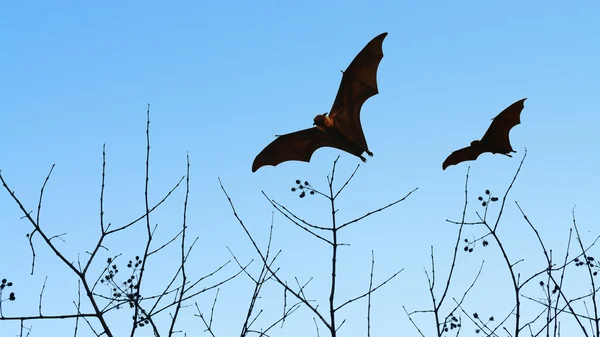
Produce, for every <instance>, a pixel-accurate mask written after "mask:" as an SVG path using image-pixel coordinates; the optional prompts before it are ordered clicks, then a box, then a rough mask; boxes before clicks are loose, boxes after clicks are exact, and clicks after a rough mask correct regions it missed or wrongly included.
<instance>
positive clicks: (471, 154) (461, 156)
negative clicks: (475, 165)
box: [442, 146, 485, 170]
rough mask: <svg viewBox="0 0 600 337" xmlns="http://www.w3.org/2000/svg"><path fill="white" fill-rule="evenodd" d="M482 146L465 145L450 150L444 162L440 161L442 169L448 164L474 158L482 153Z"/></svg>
mask: <svg viewBox="0 0 600 337" xmlns="http://www.w3.org/2000/svg"><path fill="white" fill-rule="evenodd" d="M483 152H485V151H483V148H482V147H481V146H467V147H465V148H462V149H460V150H456V151H454V152H452V153H451V154H450V155H449V156H448V158H446V160H444V163H442V170H445V169H446V167H448V166H450V165H456V164H458V163H462V162H463V161H469V160H475V159H477V157H479V155H480V154H482V153H483Z"/></svg>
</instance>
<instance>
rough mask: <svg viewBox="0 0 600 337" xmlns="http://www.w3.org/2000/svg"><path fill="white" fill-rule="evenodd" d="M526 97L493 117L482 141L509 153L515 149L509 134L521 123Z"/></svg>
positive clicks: (497, 149)
mask: <svg viewBox="0 0 600 337" xmlns="http://www.w3.org/2000/svg"><path fill="white" fill-rule="evenodd" d="M526 99H527V98H523V99H522V100H519V101H516V102H515V103H513V104H511V105H510V106H509V107H508V108H506V109H504V110H503V111H502V112H501V113H499V114H498V116H496V117H495V118H494V119H493V121H492V124H491V125H490V127H489V128H488V129H487V131H486V132H485V135H483V138H481V141H482V142H483V143H485V144H488V145H489V146H490V147H491V148H493V149H494V150H495V151H497V152H501V153H509V152H512V151H514V150H513V148H512V146H511V145H510V139H509V137H508V134H509V133H510V130H511V129H512V128H513V127H514V126H515V125H518V124H521V111H523V108H524V107H525V105H524V102H525V100H526Z"/></svg>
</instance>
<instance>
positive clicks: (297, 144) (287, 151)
mask: <svg viewBox="0 0 600 337" xmlns="http://www.w3.org/2000/svg"><path fill="white" fill-rule="evenodd" d="M323 146H329V147H334V148H337V149H340V150H343V151H346V152H349V153H351V154H354V155H356V156H360V155H361V153H362V152H363V151H362V150H359V149H357V148H356V147H355V146H354V147H353V146H351V144H347V143H345V142H343V141H342V140H340V139H338V138H337V137H334V136H333V135H331V134H329V133H327V132H324V131H321V130H320V129H318V128H317V127H312V128H310V129H304V130H300V131H296V132H292V133H288V134H286V135H282V136H277V138H276V139H275V140H274V141H272V142H271V144H269V145H267V147H265V148H264V149H263V150H262V151H261V152H260V153H259V154H258V155H257V156H256V158H255V159H254V162H253V163H252V172H256V170H258V169H259V168H261V167H262V166H265V165H272V166H277V165H278V164H280V163H283V162H284V161H289V160H297V161H304V162H309V161H310V158H311V157H312V155H313V153H314V152H315V151H316V150H317V149H319V148H321V147H323ZM358 151H360V152H358ZM357 152H358V153H357Z"/></svg>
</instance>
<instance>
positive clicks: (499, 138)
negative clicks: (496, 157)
mask: <svg viewBox="0 0 600 337" xmlns="http://www.w3.org/2000/svg"><path fill="white" fill-rule="evenodd" d="M526 99H527V98H523V99H522V100H519V101H516V102H515V103H513V104H511V105H510V106H509V107H508V108H506V109H504V110H503V111H502V112H501V113H499V114H498V116H496V118H494V119H493V120H492V124H491V125H490V127H489V128H488V130H487V131H486V133H485V134H484V135H483V138H481V140H474V141H472V142H471V145H470V146H468V147H465V148H462V149H460V150H456V151H454V152H452V153H451V154H450V155H449V156H448V158H446V160H444V163H442V169H443V170H445V169H446V167H448V166H450V165H456V164H458V163H461V162H463V161H469V160H475V159H477V157H479V155H480V154H482V153H484V152H491V153H494V154H496V153H499V154H503V155H506V156H508V157H512V156H511V155H510V153H511V152H517V151H515V150H513V148H512V146H511V145H510V139H509V136H508V135H509V133H510V130H511V129H512V128H513V127H514V126H516V125H518V124H521V111H523V108H524V103H523V102H525V100H526Z"/></svg>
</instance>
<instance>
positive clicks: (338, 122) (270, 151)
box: [252, 33, 387, 172]
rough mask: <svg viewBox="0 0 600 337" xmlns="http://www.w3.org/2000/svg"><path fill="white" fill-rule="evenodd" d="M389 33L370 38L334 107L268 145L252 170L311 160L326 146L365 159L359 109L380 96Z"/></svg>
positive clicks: (348, 71)
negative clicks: (380, 74)
mask: <svg viewBox="0 0 600 337" xmlns="http://www.w3.org/2000/svg"><path fill="white" fill-rule="evenodd" d="M386 36H387V33H383V34H380V35H378V36H376V37H375V38H374V39H373V40H371V41H370V42H369V43H368V44H367V45H366V46H365V47H364V48H363V49H362V50H361V51H360V52H359V53H358V55H356V57H355V58H354V60H352V62H351V63H350V65H349V66H348V68H347V69H346V71H344V72H343V75H342V81H341V83H340V86H339V89H338V92H337V95H336V97H335V100H334V102H333V106H332V107H331V109H330V111H329V115H328V114H327V113H324V114H321V115H317V116H316V117H315V118H314V123H313V125H315V126H313V127H312V128H308V129H304V130H300V131H296V132H292V133H288V134H285V135H281V136H276V137H277V138H276V139H275V140H274V141H273V142H271V143H270V144H269V145H267V147H265V148H264V149H263V150H262V151H261V152H260V153H259V154H258V155H257V156H256V158H255V159H254V162H253V163H252V172H256V170H258V169H259V168H261V167H262V166H265V165H272V166H277V165H278V164H280V163H282V162H285V161H289V160H297V161H304V162H309V161H310V158H311V157H312V155H313V153H314V152H315V151H316V150H317V149H319V148H321V147H324V146H328V147H333V148H336V149H340V150H342V151H345V152H348V153H350V154H353V155H355V156H357V157H359V158H360V159H361V160H362V161H363V162H365V161H366V159H365V157H363V156H362V153H363V152H366V153H367V154H368V155H369V156H373V153H372V152H371V151H369V147H368V146H367V141H366V139H365V135H364V133H363V130H362V126H361V123H360V111H361V108H362V106H363V104H364V102H365V101H366V100H367V99H369V98H370V97H372V96H374V95H377V94H378V93H379V89H378V87H377V69H378V67H379V63H380V62H381V59H382V58H383V49H382V48H383V40H384V39H385V37H386Z"/></svg>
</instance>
